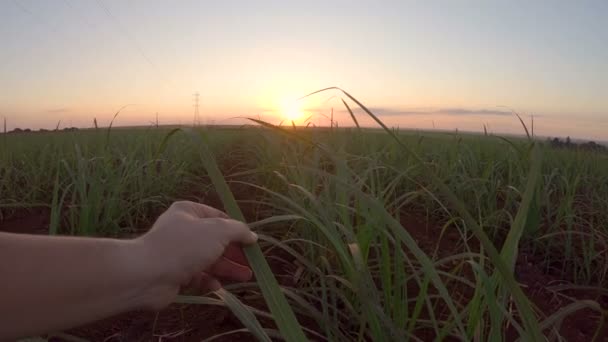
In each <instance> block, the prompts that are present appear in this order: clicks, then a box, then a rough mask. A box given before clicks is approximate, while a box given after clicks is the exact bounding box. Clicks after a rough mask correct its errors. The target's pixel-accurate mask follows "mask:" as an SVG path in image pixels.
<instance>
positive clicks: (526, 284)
mask: <svg viewBox="0 0 608 342" xmlns="http://www.w3.org/2000/svg"><path fill="white" fill-rule="evenodd" d="M213 202H214V201H213ZM48 217H49V211H48V210H47V209H41V208H34V209H28V210H23V211H18V212H16V213H14V214H12V215H11V216H7V217H4V220H3V221H0V231H4V232H12V233H29V234H45V233H46V232H47V231H48V223H49V220H48ZM401 221H402V224H403V226H404V227H405V228H406V229H407V230H408V231H409V233H410V234H411V235H412V236H413V237H414V239H415V240H417V242H418V244H419V246H420V247H421V248H422V249H423V250H424V251H425V252H427V253H429V254H431V253H433V252H434V251H435V248H436V246H437V244H439V248H438V249H437V250H438V254H439V256H447V255H449V254H450V253H452V252H453V251H455V250H456V248H457V246H456V242H457V241H459V239H460V236H459V235H458V233H457V232H455V231H453V230H451V231H450V230H448V231H446V233H445V234H444V235H443V237H442V238H441V239H440V240H439V241H437V239H438V237H439V236H440V226H439V225H436V224H433V223H432V222H429V221H428V220H427V219H426V218H425V217H424V215H420V214H416V213H406V214H404V215H403V216H402V218H401ZM271 268H272V269H273V271H275V272H276V273H277V275H280V274H289V273H290V272H292V270H289V269H286V266H285V265H282V264H279V263H271ZM516 273H517V274H516V275H517V278H518V281H519V282H520V283H521V284H522V288H523V289H524V292H525V293H526V294H527V295H528V296H529V298H530V299H531V300H532V302H533V303H534V304H535V305H536V306H537V307H538V308H539V309H540V310H541V311H542V312H543V313H544V314H546V315H550V314H552V313H554V312H556V311H558V310H559V309H560V308H561V307H564V306H566V305H567V304H569V303H570V302H571V300H570V299H568V298H567V297H568V296H569V297H571V298H574V299H592V300H595V301H597V302H598V303H599V304H600V305H601V306H602V307H603V308H605V309H606V308H608V297H607V296H606V295H603V294H600V293H593V292H590V291H574V290H566V291H562V292H560V293H559V294H558V293H557V292H556V291H555V290H554V289H555V283H556V282H557V281H559V279H556V278H555V277H554V276H550V275H547V274H544V273H543V272H542V271H541V270H540V269H539V268H538V267H537V266H536V263H535V260H534V257H533V256H532V255H527V254H525V253H520V256H519V260H518V262H517V266H516ZM251 304H252V305H256V304H255V303H251ZM256 306H258V307H260V308H263V303H258V305H256ZM600 322H601V317H600V316H599V315H598V314H597V313H595V312H593V311H591V310H581V311H578V312H576V313H574V314H572V315H570V316H569V317H567V318H566V319H565V320H564V322H563V324H562V325H561V328H560V333H561V335H562V336H563V337H564V338H565V339H566V341H572V342H579V341H580V342H583V341H585V342H586V341H591V340H592V337H593V335H594V334H595V333H596V330H597V328H598V326H599V323H600ZM307 323H308V324H307V326H309V327H311V328H314V324H312V323H311V322H307ZM241 328H242V325H241V324H240V322H239V321H238V320H237V319H236V318H235V317H234V316H233V315H232V314H231V313H230V312H229V310H227V309H225V308H222V307H215V306H213V307H209V306H201V305H177V304H176V305H172V306H170V307H168V308H166V309H165V310H163V311H161V312H158V313H154V312H130V313H125V314H122V315H118V316H115V317H111V318H108V319H105V320H102V321H99V322H95V323H92V324H88V325H85V326H83V327H79V328H76V329H73V330H71V331H69V332H68V333H70V334H73V335H74V336H79V337H83V338H86V339H88V340H91V341H116V342H118V341H200V340H203V339H205V338H208V337H210V336H214V335H216V334H219V333H222V332H227V331H232V330H236V329H241ZM599 336H600V339H599V340H600V341H608V329H606V328H605V327H604V328H603V329H602V330H601V331H600V332H599ZM51 340H52V341H62V339H60V338H52V339H51ZM253 340H254V339H253V338H252V337H251V335H249V334H246V333H238V334H232V335H228V336H225V337H223V338H220V339H218V341H253Z"/></svg>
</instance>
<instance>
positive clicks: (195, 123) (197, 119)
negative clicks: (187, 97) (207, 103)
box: [192, 92, 201, 126]
mask: <svg viewBox="0 0 608 342" xmlns="http://www.w3.org/2000/svg"><path fill="white" fill-rule="evenodd" d="M193 95H194V121H193V123H192V126H198V125H200V123H201V118H200V115H199V113H198V99H199V96H200V94H199V93H198V92H197V93H194V94H193Z"/></svg>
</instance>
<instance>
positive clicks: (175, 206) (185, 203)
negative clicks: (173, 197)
mask: <svg viewBox="0 0 608 342" xmlns="http://www.w3.org/2000/svg"><path fill="white" fill-rule="evenodd" d="M189 206H190V202H189V201H176V202H173V204H171V207H170V208H171V209H177V210H183V209H186V208H188V207H189Z"/></svg>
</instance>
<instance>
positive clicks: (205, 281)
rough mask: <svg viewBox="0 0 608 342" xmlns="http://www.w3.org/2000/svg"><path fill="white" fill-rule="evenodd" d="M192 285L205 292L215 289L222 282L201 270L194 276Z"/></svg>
mask: <svg viewBox="0 0 608 342" xmlns="http://www.w3.org/2000/svg"><path fill="white" fill-rule="evenodd" d="M193 285H194V286H195V287H198V288H199V289H201V290H203V291H205V292H209V291H217V290H219V289H220V288H221V287H222V284H221V283H220V282H219V280H217V279H216V278H215V277H213V276H212V275H210V274H208V273H205V272H202V273H201V274H200V275H199V276H198V277H197V278H196V282H194V283H193Z"/></svg>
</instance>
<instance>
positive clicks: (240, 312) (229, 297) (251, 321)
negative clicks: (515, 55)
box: [215, 289, 271, 342]
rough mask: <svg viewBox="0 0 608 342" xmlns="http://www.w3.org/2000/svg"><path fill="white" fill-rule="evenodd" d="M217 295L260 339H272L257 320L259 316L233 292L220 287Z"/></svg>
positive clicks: (268, 341) (267, 341)
mask: <svg viewBox="0 0 608 342" xmlns="http://www.w3.org/2000/svg"><path fill="white" fill-rule="evenodd" d="M215 295H216V296H218V297H219V298H221V299H222V301H224V303H226V306H228V308H229V309H230V311H232V313H233V314H234V315H235V316H236V317H237V318H238V319H239V320H240V321H241V323H243V325H245V327H246V328H247V329H248V330H249V332H251V333H252V334H253V336H255V337H256V338H257V339H258V340H259V341H265V342H270V341H271V339H270V337H268V334H266V331H265V330H264V328H262V325H261V324H260V322H259V321H258V320H257V318H256V317H255V316H254V315H253V314H252V313H251V311H249V310H248V309H247V308H246V307H245V305H243V303H241V301H240V300H238V299H237V298H236V297H235V296H234V295H233V294H232V293H230V292H228V291H226V290H224V289H219V290H217V291H215Z"/></svg>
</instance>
